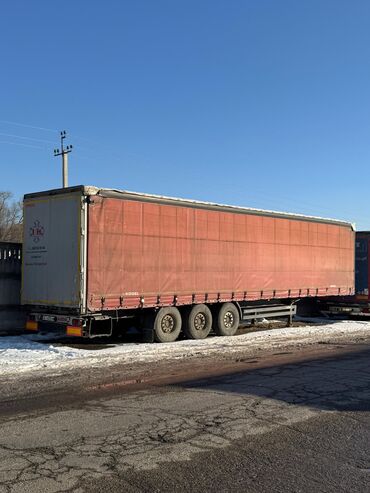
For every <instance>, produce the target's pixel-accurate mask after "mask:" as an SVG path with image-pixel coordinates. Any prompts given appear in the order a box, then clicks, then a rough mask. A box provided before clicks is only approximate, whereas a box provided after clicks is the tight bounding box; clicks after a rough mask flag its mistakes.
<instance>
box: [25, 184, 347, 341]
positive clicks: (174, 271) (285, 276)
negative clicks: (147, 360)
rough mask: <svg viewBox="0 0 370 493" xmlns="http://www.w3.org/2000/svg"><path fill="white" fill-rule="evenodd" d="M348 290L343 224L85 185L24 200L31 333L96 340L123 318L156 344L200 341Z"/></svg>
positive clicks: (40, 194)
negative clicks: (55, 331) (58, 330)
mask: <svg viewBox="0 0 370 493" xmlns="http://www.w3.org/2000/svg"><path fill="white" fill-rule="evenodd" d="M353 293H354V230H353V227H352V225H351V224H350V223H347V222H343V221H337V220H331V219H322V218H316V217H308V216H303V215H298V214H286V213H279V212H272V211H263V210H257V209H249V208H243V207H234V206H226V205H220V204H214V203H208V202H199V201H192V200H184V199H176V198H170V197H162V196H156V195H148V194H140V193H134V192H126V191H120V190H111V189H100V188H96V187H88V186H76V187H70V188H66V189H57V190H50V191H45V192H40V193H32V194H27V195H25V197H24V256H23V287H22V303H23V304H24V305H26V306H27V307H28V309H29V310H30V317H29V320H28V323H27V328H28V329H30V330H37V329H38V328H39V324H40V323H42V322H45V321H46V322H49V323H50V322H51V323H56V324H61V325H63V326H65V328H66V333H67V334H68V335H76V336H83V337H94V336H97V335H110V334H111V333H112V330H113V328H114V327H120V326H124V325H125V324H124V322H125V320H128V321H129V322H130V323H135V324H136V325H137V326H139V327H141V328H143V329H147V330H149V331H150V332H152V333H153V334H154V336H155V339H156V340H157V341H161V342H163V341H174V340H176V339H177V337H178V336H179V334H180V332H181V330H183V331H184V333H185V335H186V336H187V337H190V338H194V339H198V338H204V337H206V336H207V335H208V333H209V332H210V330H211V328H212V327H213V328H214V330H215V332H216V333H217V334H219V335H232V334H234V333H235V331H236V330H237V328H238V326H239V323H240V320H242V321H244V320H250V319H253V318H258V317H262V316H263V317H269V316H291V315H292V314H294V313H295V305H294V304H293V303H292V301H294V300H297V299H300V298H304V297H327V296H330V295H334V296H342V295H351V294H353Z"/></svg>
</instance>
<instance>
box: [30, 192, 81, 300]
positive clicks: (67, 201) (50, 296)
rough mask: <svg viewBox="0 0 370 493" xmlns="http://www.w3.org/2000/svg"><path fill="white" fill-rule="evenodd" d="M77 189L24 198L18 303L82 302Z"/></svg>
mask: <svg viewBox="0 0 370 493" xmlns="http://www.w3.org/2000/svg"><path fill="white" fill-rule="evenodd" d="M82 199H83V196H82V194H81V192H77V193H67V194H58V195H50V196H47V195H46V196H45V195H43V196H40V197H37V196H36V197H33V198H28V199H26V200H25V201H24V231H23V232H24V234H23V236H24V238H23V241H24V246H23V276H22V304H26V305H47V306H54V307H69V308H73V309H75V308H79V309H81V308H82V307H83V305H84V300H83V297H84V279H83V272H84V257H85V254H84V241H83V238H84V235H83V231H84V207H83V205H84V204H83V200H82Z"/></svg>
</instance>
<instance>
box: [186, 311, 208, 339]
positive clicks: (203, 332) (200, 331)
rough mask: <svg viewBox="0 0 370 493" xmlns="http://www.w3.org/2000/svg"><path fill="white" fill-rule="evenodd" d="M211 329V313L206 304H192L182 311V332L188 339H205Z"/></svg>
mask: <svg viewBox="0 0 370 493" xmlns="http://www.w3.org/2000/svg"><path fill="white" fill-rule="evenodd" d="M211 329H212V313H211V310H210V309H209V308H208V306H206V305H203V304H201V305H194V306H193V307H191V308H190V309H188V310H187V311H186V312H185V313H184V332H185V335H186V337H188V338H189V339H205V338H206V337H207V336H208V334H209V333H210V332H211Z"/></svg>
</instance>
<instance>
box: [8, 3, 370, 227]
mask: <svg viewBox="0 0 370 493" xmlns="http://www.w3.org/2000/svg"><path fill="white" fill-rule="evenodd" d="M1 8H2V11H1V17H0V41H1V44H0V46H1V79H0V80H1V82H0V84H1V93H0V94H1V112H0V162H1V174H2V177H1V184H0V189H1V190H9V191H11V192H13V193H14V195H15V196H16V197H20V196H21V195H23V194H24V193H26V192H33V191H38V190H45V189H49V188H56V187H58V186H60V183H61V170H60V168H61V166H60V161H59V159H58V160H57V159H56V158H54V157H53V149H54V148H55V147H57V146H58V143H59V142H58V134H59V130H63V129H66V130H67V132H68V134H69V137H70V138H69V142H70V143H71V144H73V145H74V150H73V153H72V154H71V155H70V183H71V184H81V183H83V184H92V185H97V186H102V187H115V188H123V189H128V190H136V191H143V192H150V193H159V194H166V195H172V196H180V197H187V198H195V199H204V200H211V201H216V202H223V203H230V204H237V205H244V206H251V207H259V208H265V209H276V210H286V211H294V212H301V213H307V214H315V215H321V216H329V217H336V218H343V219H348V220H351V221H354V222H356V223H357V227H358V229H364V228H368V229H370V199H369V192H368V188H369V178H370V29H369V25H370V2H368V1H365V0H363V1H362V0H353V1H349V0H301V1H296V0H279V1H277V0H222V1H220V0H197V1H194V0H127V1H125V0H121V1H118V0H107V1H105V2H102V1H91V0H90V1H88V0H79V1H76V0H75V1H70V0H64V1H63V2H52V1H49V0H32V2H30V1H29V0H12V1H11V2H3V3H2V6H1ZM32 127H40V128H32Z"/></svg>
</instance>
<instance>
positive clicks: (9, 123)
mask: <svg viewBox="0 0 370 493" xmlns="http://www.w3.org/2000/svg"><path fill="white" fill-rule="evenodd" d="M0 123H5V124H7V125H16V126H17V127H25V128H33V129H35V130H44V131H45V132H53V133H56V132H57V130H54V129H52V128H46V127H36V126H34V125H27V124H26V123H18V122H11V121H9V120H0Z"/></svg>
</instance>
